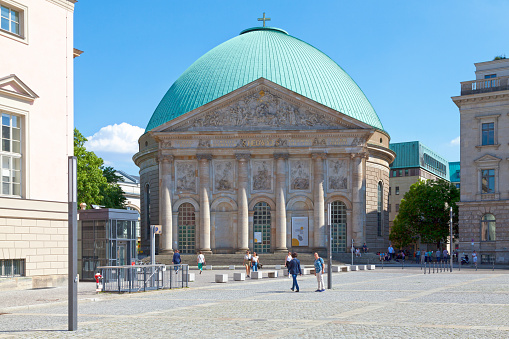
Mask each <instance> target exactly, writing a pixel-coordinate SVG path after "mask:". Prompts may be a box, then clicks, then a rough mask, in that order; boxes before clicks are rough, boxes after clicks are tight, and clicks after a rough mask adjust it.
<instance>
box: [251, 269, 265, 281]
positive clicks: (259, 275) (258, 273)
mask: <svg viewBox="0 0 509 339" xmlns="http://www.w3.org/2000/svg"><path fill="white" fill-rule="evenodd" d="M261 278H263V274H262V272H261V271H256V272H251V279H261Z"/></svg>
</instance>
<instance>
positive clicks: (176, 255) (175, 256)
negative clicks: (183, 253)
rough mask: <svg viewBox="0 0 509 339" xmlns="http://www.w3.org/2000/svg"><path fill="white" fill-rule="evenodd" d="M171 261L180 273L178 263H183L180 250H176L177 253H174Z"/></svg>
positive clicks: (176, 271)
mask: <svg viewBox="0 0 509 339" xmlns="http://www.w3.org/2000/svg"><path fill="white" fill-rule="evenodd" d="M171 262H172V263H173V264H174V265H175V273H178V272H179V266H178V265H180V263H181V260H180V253H179V250H175V253H173V259H172V260H171Z"/></svg>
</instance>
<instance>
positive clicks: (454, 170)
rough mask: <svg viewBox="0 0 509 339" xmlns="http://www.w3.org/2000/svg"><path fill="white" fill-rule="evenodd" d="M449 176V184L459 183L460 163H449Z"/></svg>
mask: <svg viewBox="0 0 509 339" xmlns="http://www.w3.org/2000/svg"><path fill="white" fill-rule="evenodd" d="M449 174H450V179H449V181H450V182H460V181H461V180H460V178H461V172H460V162H459V161H454V162H450V163H449Z"/></svg>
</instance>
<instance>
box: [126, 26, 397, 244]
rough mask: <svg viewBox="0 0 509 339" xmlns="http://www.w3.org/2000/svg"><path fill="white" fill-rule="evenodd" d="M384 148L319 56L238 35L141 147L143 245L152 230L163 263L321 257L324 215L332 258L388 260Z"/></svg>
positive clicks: (187, 80) (187, 75)
mask: <svg viewBox="0 0 509 339" xmlns="http://www.w3.org/2000/svg"><path fill="white" fill-rule="evenodd" d="M288 42H291V43H292V44H288ZM260 46H263V47H262V48H260ZM289 46H290V47H289ZM254 47H257V48H254ZM250 53H256V57H252V56H251V55H250ZM221 57H223V59H221ZM288 59H291V60H294V61H293V63H291V62H289V60H288ZM295 60H298V61H295ZM239 63H240V64H239ZM253 66H256V67H253ZM389 141H390V137H389V135H388V134H387V133H386V132H385V131H384V130H383V128H382V125H381V123H380V121H379V119H378V116H377V115H376V113H375V112H374V110H373V108H372V107H371V105H370V104H369V101H368V100H367V99H366V98H365V96H364V94H363V93H362V91H361V90H360V89H359V88H358V86H357V85H356V84H355V82H353V80H352V79H351V78H350V77H349V76H348V75H347V74H346V73H345V72H344V71H343V70H342V69H341V68H340V67H339V66H338V65H337V64H336V63H334V62H333V61H332V60H330V58H328V57H327V56H325V54H323V53H321V52H320V51H318V50H317V49H315V48H314V47H312V46H310V45H308V44H306V43H304V42H302V41H300V40H298V39H296V38H293V37H291V36H290V35H288V34H287V33H286V32H285V31H282V30H279V29H275V28H265V27H264V28H261V27H259V28H253V29H248V30H245V31H243V32H241V35H240V36H238V37H236V38H233V39H231V40H229V41H227V42H225V43H224V44H222V45H220V46H218V47H216V48H215V49H213V50H212V51H210V52H209V53H207V54H206V55H204V56H203V57H202V58H200V59H199V60H197V61H196V62H195V63H194V64H193V65H192V66H191V67H190V68H189V69H188V70H187V71H186V72H184V74H183V75H182V76H181V77H180V78H179V79H178V80H177V81H176V82H175V83H174V84H173V86H172V87H171V88H170V90H169V91H168V93H167V94H166V95H165V97H164V98H163V100H162V101H161V103H160V104H159V106H158V107H157V109H156V111H155V112H154V114H153V116H152V119H151V120H150V122H149V125H148V126H147V131H146V133H145V134H144V135H143V136H142V137H140V140H139V145H140V150H139V152H138V153H137V154H136V155H135V156H134V161H135V162H136V164H137V165H138V166H139V167H140V186H141V225H142V246H143V247H145V248H146V247H147V246H148V241H149V225H151V224H160V225H162V229H163V233H162V234H161V235H160V236H159V237H160V238H159V251H160V253H161V252H172V251H174V250H175V249H179V250H180V251H181V252H182V253H196V252H197V251H200V250H201V251H203V252H205V253H207V252H208V253H210V252H213V253H235V252H243V251H245V250H247V249H250V250H252V251H253V250H254V251H256V252H258V253H268V252H284V251H288V250H289V249H292V250H297V251H304V252H306V251H314V250H324V249H325V246H326V231H327V227H326V224H327V219H328V214H329V212H330V216H331V225H332V248H333V252H348V251H350V247H351V245H352V243H353V245H354V246H356V247H360V246H362V245H363V243H366V244H367V246H368V247H369V248H370V249H371V250H376V249H380V250H382V249H386V248H387V245H388V234H389V224H388V213H387V203H388V188H389V164H390V163H391V162H392V161H393V160H394V156H395V155H394V153H393V152H392V151H391V150H390V149H389ZM329 209H330V211H329Z"/></svg>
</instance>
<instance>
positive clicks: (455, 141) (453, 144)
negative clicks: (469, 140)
mask: <svg viewBox="0 0 509 339" xmlns="http://www.w3.org/2000/svg"><path fill="white" fill-rule="evenodd" d="M459 144H460V137H457V138H454V139H452V140H451V145H452V146H459Z"/></svg>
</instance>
